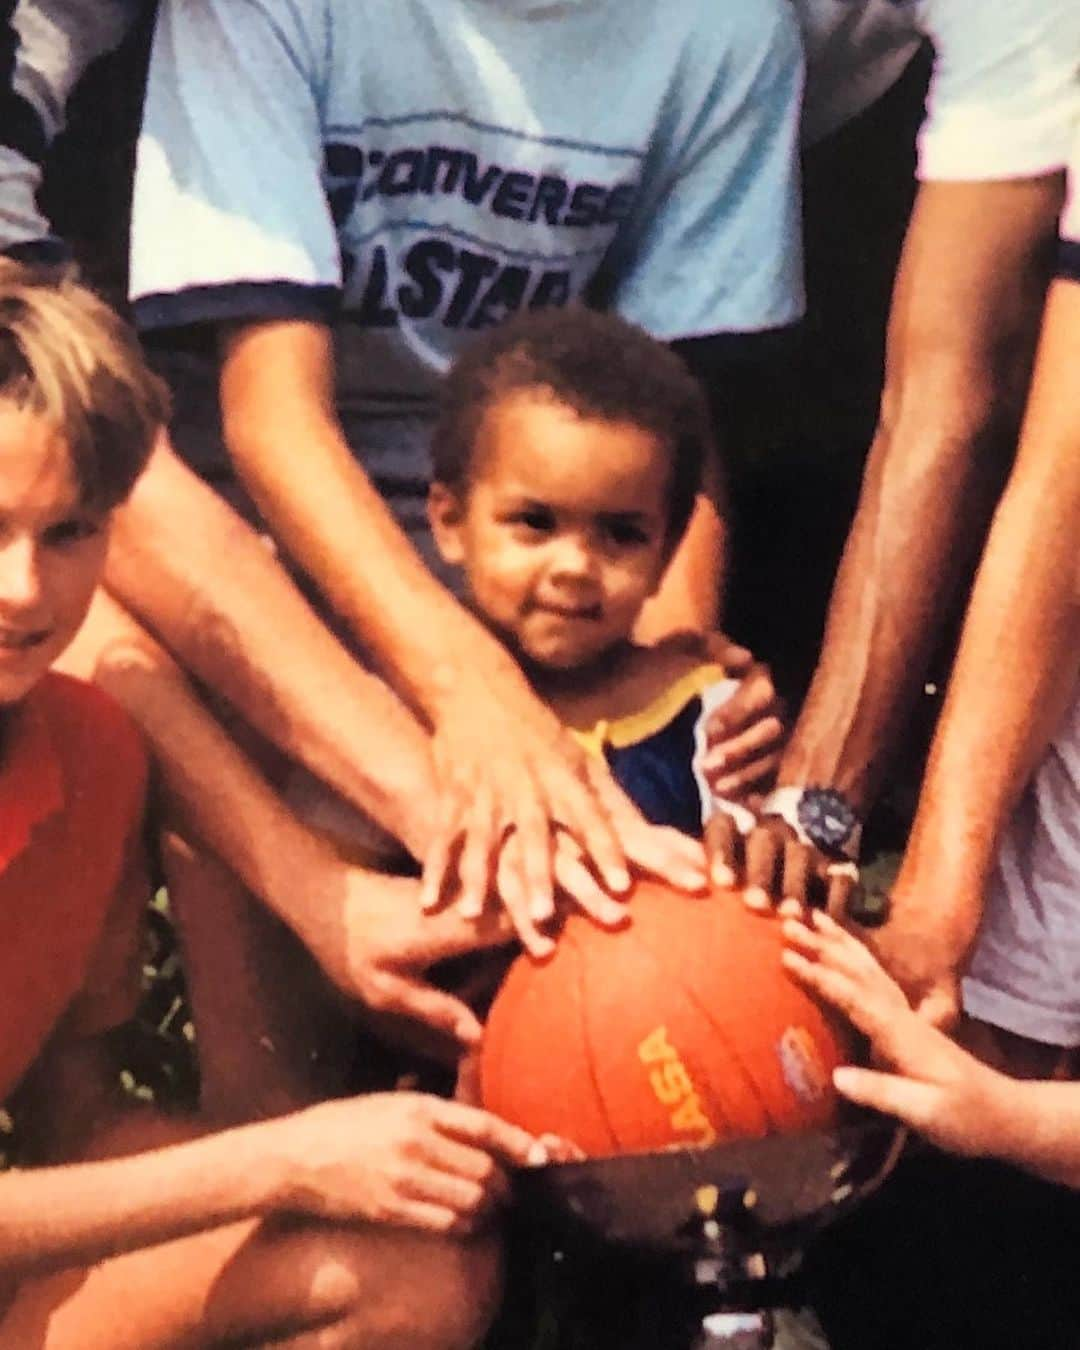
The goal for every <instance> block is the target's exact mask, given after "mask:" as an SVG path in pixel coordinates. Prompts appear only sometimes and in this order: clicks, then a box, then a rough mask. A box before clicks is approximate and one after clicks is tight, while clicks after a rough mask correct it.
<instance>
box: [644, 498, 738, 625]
mask: <svg viewBox="0 0 1080 1350" xmlns="http://www.w3.org/2000/svg"><path fill="white" fill-rule="evenodd" d="M725 546H726V534H725V530H724V522H723V518H722V516H721V514H720V511H719V509H718V507H717V504H716V502H715V501H714V500H713V499H712V497H711V496H708V495H706V494H702V495H700V496H699V497H698V500H697V505H696V506H695V508H694V514H693V515H692V516H691V518H690V524H689V526H688V527H687V531H686V535H685V536H684V538H683V540H682V542H681V543H680V544H679V547H678V548H677V549H676V551H675V556H674V557H673V558H672V560H671V562H670V563H669V564H668V567H667V569H666V571H665V572H664V577H663V580H662V581H661V583H660V589H659V590H658V591H657V593H656V594H655V595H654V596H653V597H652V599H651V600H649V601H648V603H647V604H646V605H645V608H644V609H643V610H642V612H641V614H640V615H639V617H638V621H637V624H636V625H635V628H634V640H635V641H636V642H638V643H640V644H642V645H643V646H653V645H655V644H656V643H657V642H661V641H662V640H663V639H664V638H666V637H670V636H671V635H672V634H674V633H709V632H712V631H713V629H715V628H716V625H717V622H718V620H719V615H720V593H721V590H722V588H723V573H724V555H725Z"/></svg>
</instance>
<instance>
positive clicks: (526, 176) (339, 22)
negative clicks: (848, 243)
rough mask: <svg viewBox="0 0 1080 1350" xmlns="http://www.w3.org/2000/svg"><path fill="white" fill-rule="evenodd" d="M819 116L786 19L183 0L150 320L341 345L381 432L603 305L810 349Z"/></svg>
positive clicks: (145, 317)
mask: <svg viewBox="0 0 1080 1350" xmlns="http://www.w3.org/2000/svg"><path fill="white" fill-rule="evenodd" d="M800 92H801V55H800V45H799V36H798V28H797V24H796V23H795V20H794V17H793V15H792V13H791V11H790V7H789V6H788V4H787V3H786V0H755V3H754V4H752V5H747V4H716V3H714V0H668V3H666V4H664V5H663V6H658V5H656V4H655V3H654V2H653V0H577V2H576V3H567V0H562V3H550V2H548V3H535V2H534V3H528V0H516V3H515V2H511V3H507V2H506V0H393V3H390V2H389V0H165V3H164V4H163V6H162V10H161V14H160V17H159V23H158V31H157V36H156V40H155V45H154V51H153V56H152V61H151V72H150V82H149V91H148V96H147V103H146V112H145V123H144V129H143V134H142V138H141V140H140V144H139V152H138V168H137V174H136V184H135V201H134V221H133V242H132V250H133V251H132V283H131V284H132V297H133V300H134V302H135V313H136V316H137V318H138V320H139V322H140V323H141V324H142V325H143V326H146V327H162V326H173V325H176V324H183V323H186V322H191V321H207V320H216V319H221V318H230V319H237V318H241V319H242V318H253V317H260V318H261V317H266V316H273V315H275V314H282V315H292V316H311V317H315V318H320V319H324V320H330V321H338V323H337V339H338V357H339V365H340V368H341V382H342V393H343V396H344V397H345V398H346V399H347V400H349V401H350V402H352V403H353V404H354V405H359V406H361V407H363V408H364V410H365V411H367V412H369V413H372V414H375V415H380V414H387V413H395V412H398V411H401V410H402V409H403V407H405V406H410V407H412V406H414V405H416V404H421V405H423V404H425V403H427V402H428V401H429V400H430V396H431V393H432V391H433V389H434V386H435V382H436V380H437V377H438V376H439V375H440V374H441V373H442V372H443V371H444V370H445V369H446V367H447V365H448V363H449V361H450V360H451V358H452V357H453V355H454V353H455V351H456V350H457V348H458V347H459V345H460V344H461V343H462V341H463V340H464V339H465V338H467V336H468V334H469V333H470V331H473V330H475V329H477V328H482V327H485V326H487V325H488V324H493V323H495V322H497V321H499V320H500V319H502V318H503V317H505V316H506V315H507V314H509V313H511V312H513V311H515V310H518V309H521V308H523V307H540V306H544V305H558V304H565V303H566V302H567V301H569V300H571V299H579V298H583V297H585V296H587V295H589V294H591V293H592V292H593V291H597V292H599V293H601V294H602V296H603V299H604V300H605V302H606V303H608V304H610V305H611V306H612V307H614V308H615V309H617V310H618V311H619V312H620V313H622V314H624V315H625V316H626V317H627V318H630V319H632V320H634V321H636V322H638V323H640V324H642V325H643V326H644V327H645V328H647V329H649V330H650V331H651V332H652V333H654V334H655V335H656V336H658V337H660V338H664V339H670V338H678V337H690V336H694V335H699V334H712V333H718V332H742V331H755V330H760V329H765V328H771V327H776V326H782V325H785V324H788V323H790V322H791V321H792V320H794V319H796V318H797V317H798V315H799V312H800V307H801V290H800V248H799V228H798V194H797V181H796V174H797V168H796V163H795V159H796V157H795V154H794V147H795V145H796V143H797V126H798V117H799V99H800Z"/></svg>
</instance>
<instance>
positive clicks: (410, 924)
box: [61, 594, 508, 1042]
mask: <svg viewBox="0 0 1080 1350" xmlns="http://www.w3.org/2000/svg"><path fill="white" fill-rule="evenodd" d="M103 611H104V613H102V612H103ZM91 620H92V621H94V620H97V621H98V624H99V630H100V631H102V632H104V631H106V629H107V631H108V634H109V636H108V638H107V640H100V639H99V640H98V641H96V642H95V643H94V645H93V647H92V650H91V651H90V652H89V653H85V652H84V651H83V648H82V640H81V639H77V640H76V642H75V643H74V644H73V645H72V646H71V647H70V648H69V649H68V651H67V652H66V653H65V654H64V657H63V659H62V662H61V664H62V666H63V668H64V669H66V670H67V671H68V672H69V673H71V674H75V675H78V676H81V677H82V678H85V679H93V680H95V681H96V682H97V683H99V684H100V685H102V686H103V687H104V688H105V689H107V690H108V691H109V692H110V693H112V694H113V695H114V697H116V698H117V699H118V700H119V701H120V702H121V703H122V704H123V705H124V706H125V707H126V708H127V709H128V711H129V712H130V713H131V714H132V716H133V717H134V718H135V719H136V721H137V722H138V723H139V724H140V726H141V727H142V729H143V731H144V733H145V734H146V736H147V739H148V740H149V741H150V744H151V745H152V746H153V748H154V750H155V752H156V755H157V759H158V763H159V766H160V769H161V775H162V779H163V783H164V786H165V789H166V790H167V792H168V794H169V797H170V799H171V801H172V803H173V806H174V810H175V812H176V814H177V815H178V816H179V817H180V819H181V820H182V821H183V823H184V825H185V828H187V829H189V830H190V831H191V832H192V834H193V835H194V836H195V837H196V838H198V839H199V840H201V841H202V842H203V843H205V844H207V845H208V846H209V847H210V848H211V850H213V851H214V852H215V853H217V854H218V855H219V856H220V857H222V858H225V859H228V863H229V866H230V867H231V869H232V870H233V871H234V872H235V873H236V875H237V876H238V877H239V878H240V880H241V881H242V882H243V883H244V884H245V885H246V886H247V887H248V889H249V890H250V891H252V893H253V894H255V895H257V896H259V897H260V898H261V899H262V900H263V901H265V903H266V904H267V905H268V906H269V907H270V908H271V909H272V910H273V911H274V912H275V913H276V914H277V915H278V916H279V917H280V918H281V919H282V920H283V921H284V922H285V923H287V924H288V925H289V927H290V928H291V929H292V930H293V931H294V932H295V933H296V934H297V936H298V937H299V938H300V939H301V941H302V942H304V943H305V945H306V946H307V947H308V948H309V949H310V950H311V952H312V954H313V955H314V956H315V958H316V960H317V961H318V962H319V963H320V965H321V966H322V967H323V969H324V970H325V971H326V973H327V974H328V975H329V977H330V978H331V979H332V980H333V981H334V983H335V984H336V985H337V986H338V987H339V988H340V989H342V990H343V991H344V992H345V993H346V994H348V995H349V996H351V997H353V998H356V999H359V1000H361V1001H362V1002H364V1003H366V1004H367V1005H368V1006H369V1007H372V1008H375V1009H377V1010H381V1011H393V1012H399V1013H403V1014H405V1015H407V1016H411V1017H415V1018H417V1019H419V1020H420V1021H422V1022H425V1023H427V1024H428V1025H430V1026H432V1027H434V1028H436V1029H438V1030H440V1031H442V1032H444V1033H448V1034H449V1035H450V1036H452V1037H455V1038H456V1039H458V1040H460V1041H465V1042H472V1041H475V1040H476V1039H477V1038H478V1037H479V1033H480V1028H479V1024H478V1023H477V1020H476V1018H475V1016H474V1015H473V1014H472V1012H470V1011H469V1009H468V1008H467V1007H466V1006H465V1005H464V1004H463V1003H461V1002H460V1001H459V1000H458V999H455V998H453V997H452V996H451V995H449V994H444V993H442V992H441V991H440V990H437V989H434V988H433V987H431V986H429V985H427V984H425V983H423V981H422V980H421V979H420V978H419V976H418V974H417V972H418V971H420V970H422V969H424V968H426V967H427V966H429V965H430V964H432V963H433V962H435V961H437V960H439V959H440V958H442V957H444V956H450V955H455V954H460V953H462V952H466V951H472V950H475V949H476V948H478V947H483V946H488V945H491V943H492V942H496V941H499V940H506V939H507V936H508V934H507V933H506V931H505V929H504V928H503V927H501V926H500V925H499V924H498V923H497V922H496V920H495V918H494V917H492V919H490V920H488V921H486V922H484V923H480V924H476V923H473V922H470V921H468V920H466V919H465V918H463V917H462V916H461V915H460V914H459V913H458V912H457V911H456V910H448V911H446V912H445V913H441V914H434V915H424V914H423V913H422V912H421V910H420V905H419V896H418V891H419V887H418V885H417V883H416V882H415V881H411V880H407V879H404V878H398V877H389V876H383V875H381V874H378V873H374V872H368V871H365V870H364V869H362V868H359V867H351V866H348V865H346V864H345V863H342V862H341V861H340V860H339V859H338V858H337V856H336V855H335V854H334V853H333V852H332V850H331V849H330V848H329V846H328V845H326V844H324V843H323V842H322V841H321V840H320V839H318V838H316V836H315V835H313V834H312V833H311V832H310V831H309V830H307V829H306V828H305V827H304V826H303V825H301V824H300V823H299V821H297V820H296V818H295V817H294V816H293V815H292V814H291V812H289V811H288V810H287V809H286V807H285V806H284V805H283V804H282V803H281V801H280V800H279V799H278V797H277V796H276V795H275V794H274V792H273V791H272V790H271V789H270V788H269V787H268V786H267V784H266V782H265V780H264V779H263V778H262V776H261V775H260V774H259V773H258V772H257V771H256V770H255V768H254V767H253V765H252V764H251V763H250V762H249V761H248V760H247V759H246V757H245V756H244V755H243V754H242V753H241V751H240V750H239V749H238V748H237V746H236V744H235V743H234V742H233V741H232V740H231V739H230V737H229V736H228V735H227V734H226V733H225V731H224V730H223V729H222V727H221V726H220V725H219V724H218V723H217V722H216V721H215V720H214V719H213V718H212V717H211V716H210V715H209V713H208V712H207V711H206V709H205V707H204V706H203V705H202V704H201V703H200V702H199V701H198V700H197V699H195V698H193V697H191V695H190V690H189V689H188V688H187V685H186V681H185V680H184V677H183V676H182V674H181V673H180V672H179V671H178V670H176V669H175V668H173V669H172V672H171V674H170V673H169V671H168V669H166V670H165V671H164V672H163V670H162V667H161V664H160V662H159V660H158V659H157V658H156V656H155V653H154V651H153V649H152V647H149V648H148V644H147V640H146V637H145V634H143V633H142V632H141V631H140V630H139V629H138V627H137V626H136V625H134V624H133V623H132V621H131V620H130V618H128V617H127V616H126V615H125V614H124V613H123V612H122V611H119V610H118V609H117V608H116V606H115V602H112V601H110V600H109V598H108V597H107V596H104V595H101V594H99V595H98V596H96V597H95V600H94V606H93V609H92V610H91ZM170 683H171V684H175V685H176V686H177V687H176V688H175V689H173V691H172V696H166V695H167V690H168V686H169V685H170Z"/></svg>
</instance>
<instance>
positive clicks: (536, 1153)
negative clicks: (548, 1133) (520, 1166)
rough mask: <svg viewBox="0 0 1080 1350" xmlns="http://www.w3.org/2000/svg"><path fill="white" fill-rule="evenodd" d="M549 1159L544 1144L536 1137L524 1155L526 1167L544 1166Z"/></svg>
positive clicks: (549, 1156)
mask: <svg viewBox="0 0 1080 1350" xmlns="http://www.w3.org/2000/svg"><path fill="white" fill-rule="evenodd" d="M550 1161H551V1155H550V1154H549V1153H548V1151H547V1149H546V1148H545V1147H544V1145H543V1144H542V1143H541V1142H540V1140H539V1139H537V1140H536V1141H535V1142H534V1143H533V1145H532V1146H531V1148H530V1149H529V1152H528V1153H527V1154H526V1157H525V1166H526V1167H546V1166H547V1165H548V1163H549V1162H550Z"/></svg>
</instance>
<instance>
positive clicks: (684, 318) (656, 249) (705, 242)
mask: <svg viewBox="0 0 1080 1350" xmlns="http://www.w3.org/2000/svg"><path fill="white" fill-rule="evenodd" d="M702 14H703V18H702V20H701V24H700V28H701V32H700V33H699V34H698V35H697V38H696V39H692V41H694V42H695V45H696V50H694V51H692V52H690V53H688V56H687V60H686V62H685V63H684V71H683V73H682V76H681V84H680V87H679V88H678V90H677V91H676V93H675V94H674V96H673V98H672V100H671V103H672V105H673V110H672V112H671V114H670V116H669V119H668V122H669V124H668V125H667V126H666V127H662V128H661V134H660V135H659V136H658V138H657V143H656V145H655V146H654V147H653V148H652V150H651V151H650V154H649V158H648V160H647V161H646V165H645V176H644V181H643V184H642V193H641V196H640V198H639V202H638V206H637V208H636V210H635V216H634V220H633V221H631V222H630V228H629V230H628V232H627V239H628V241H629V247H628V248H627V249H626V251H625V254H620V255H617V256H616V257H615V258H614V259H613V267H612V275H613V277H614V279H615V280H614V284H613V286H612V290H611V294H610V302H611V304H612V305H613V307H614V308H615V309H617V310H618V312H619V313H620V314H622V315H623V316H625V317H626V318H628V319H630V320H632V321H633V322H635V323H638V324H640V325H641V326H642V327H643V328H645V329H647V330H648V331H649V332H650V333H652V334H653V335H654V336H655V337H658V338H660V339H663V340H665V341H670V340H673V339H676V338H692V337H704V336H709V335H712V334H716V333H742V332H757V331H761V330H763V329H768V328H775V327H781V326H783V325H786V324H790V323H792V322H794V321H795V320H797V319H798V318H799V317H800V316H801V314H802V308H803V290H802V251H801V226H800V197H799V155H798V140H799V111H800V105H801V98H802V80H803V61H802V44H801V41H800V36H799V29H798V24H797V22H796V19H795V16H794V13H793V12H792V9H791V6H790V5H789V4H788V3H786V0H781V3H780V4H776V3H771V2H770V3H766V2H765V0H755V3H754V4H752V5H748V4H734V5H730V4H729V5H720V6H714V5H711V4H709V5H703V7H702ZM718 42H721V43H722V44H723V46H722V49H721V50H720V51H719V52H718V51H717V44H718ZM637 222H640V223H637Z"/></svg>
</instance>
